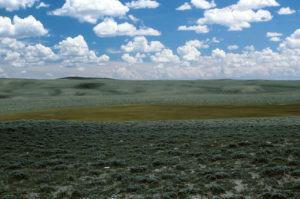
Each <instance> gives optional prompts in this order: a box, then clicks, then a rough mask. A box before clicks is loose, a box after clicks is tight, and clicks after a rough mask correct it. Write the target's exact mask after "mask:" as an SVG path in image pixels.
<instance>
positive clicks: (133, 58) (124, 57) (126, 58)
mask: <svg viewBox="0 0 300 199" xmlns="http://www.w3.org/2000/svg"><path fill="white" fill-rule="evenodd" d="M145 57H146V55H145V54H141V53H137V54H136V55H135V56H131V55H129V54H128V53H125V54H123V55H122V60H124V61H126V62H127V63H129V64H136V63H143V58H145Z"/></svg>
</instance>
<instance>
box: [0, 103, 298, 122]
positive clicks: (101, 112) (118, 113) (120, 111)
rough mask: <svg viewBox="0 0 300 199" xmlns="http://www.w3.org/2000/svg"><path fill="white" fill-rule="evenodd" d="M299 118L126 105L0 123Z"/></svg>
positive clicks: (269, 109)
mask: <svg viewBox="0 0 300 199" xmlns="http://www.w3.org/2000/svg"><path fill="white" fill-rule="evenodd" d="M283 116H300V104H289V105H137V106H134V105H129V106H110V107H88V108H68V109H62V108H61V109H49V110H42V111H27V112H17V113H8V114H0V121H13V120H22V119H23V120H30V119H35V120H49V119H58V120H76V121H97V122H103V121H112V122H113V121H118V122H120V121H140V120H151V121H158V120H196V119H226V118H253V117H283Z"/></svg>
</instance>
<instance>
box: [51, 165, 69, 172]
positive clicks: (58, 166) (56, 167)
mask: <svg viewBox="0 0 300 199" xmlns="http://www.w3.org/2000/svg"><path fill="white" fill-rule="evenodd" d="M67 169H68V166H67V165H64V164H59V165H56V166H54V167H53V168H52V170H54V171H63V170H67Z"/></svg>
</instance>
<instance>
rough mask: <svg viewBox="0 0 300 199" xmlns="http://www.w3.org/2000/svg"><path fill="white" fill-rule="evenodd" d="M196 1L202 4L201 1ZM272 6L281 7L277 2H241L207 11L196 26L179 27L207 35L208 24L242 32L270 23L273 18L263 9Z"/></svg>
mask: <svg viewBox="0 0 300 199" xmlns="http://www.w3.org/2000/svg"><path fill="white" fill-rule="evenodd" d="M195 1H199V2H200V0H195ZM201 2H202V0H201ZM212 3H214V2H212ZM271 6H279V4H278V3H277V2H276V0H239V1H238V2H237V3H236V4H233V5H230V6H227V7H224V8H213V9H208V10H205V11H204V17H203V18H200V19H198V20H197V24H196V25H192V26H179V28H178V29H179V30H194V31H196V32H197V33H207V32H209V29H208V27H207V25H208V24H218V25H223V26H227V27H228V28H229V30H230V31H240V30H243V29H244V28H250V27H251V23H253V22H266V21H270V20H271V19H272V18H273V16H272V15H271V13H270V12H269V11H268V10H263V9H262V8H265V7H271Z"/></svg>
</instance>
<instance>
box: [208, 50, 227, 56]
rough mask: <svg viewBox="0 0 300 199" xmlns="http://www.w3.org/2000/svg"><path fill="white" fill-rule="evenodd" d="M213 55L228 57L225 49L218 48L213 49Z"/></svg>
mask: <svg viewBox="0 0 300 199" xmlns="http://www.w3.org/2000/svg"><path fill="white" fill-rule="evenodd" d="M211 55H212V57H216V58H224V57H226V52H225V51H224V50H221V49H219V48H216V49H214V50H213V51H212V53H211Z"/></svg>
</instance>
